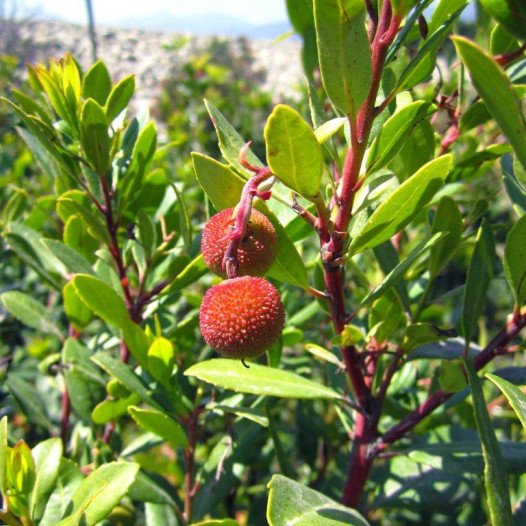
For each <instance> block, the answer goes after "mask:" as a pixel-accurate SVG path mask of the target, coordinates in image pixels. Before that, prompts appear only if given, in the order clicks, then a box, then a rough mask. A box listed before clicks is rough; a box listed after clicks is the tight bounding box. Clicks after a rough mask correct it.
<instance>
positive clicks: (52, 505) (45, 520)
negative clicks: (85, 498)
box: [38, 457, 84, 526]
mask: <svg viewBox="0 0 526 526" xmlns="http://www.w3.org/2000/svg"><path fill="white" fill-rule="evenodd" d="M83 480H84V477H83V476H82V472H81V471H80V468H79V467H78V466H77V465H76V464H75V463H74V462H72V461H71V460H69V459H66V458H64V457H62V458H61V459H60V461H59V463H58V476H57V479H56V481H55V487H54V489H53V492H52V493H51V495H50V497H49V499H48V501H47V502H46V510H45V512H44V516H43V517H42V519H41V520H40V521H39V523H38V526H56V525H57V524H58V523H59V522H60V519H62V517H64V513H65V512H66V509H67V507H68V505H69V503H70V501H71V497H72V496H73V493H74V492H75V490H76V489H77V488H78V486H79V484H80V483H81V482H82V481H83Z"/></svg>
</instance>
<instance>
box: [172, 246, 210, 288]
mask: <svg viewBox="0 0 526 526" xmlns="http://www.w3.org/2000/svg"><path fill="white" fill-rule="evenodd" d="M207 272H208V268H207V267H206V265H205V263H204V261H203V254H199V255H198V256H196V257H195V258H194V259H193V260H192V261H190V263H188V265H186V266H185V267H184V269H183V270H182V271H181V272H179V274H177V276H176V277H175V278H174V279H173V280H172V282H171V283H170V285H169V286H168V287H166V289H164V291H163V294H171V293H172V292H176V291H178V290H181V289H183V288H184V287H187V286H188V285H190V284H191V283H194V282H195V281H197V280H198V279H199V278H200V277H201V276H204V275H205V274H206V273H207Z"/></svg>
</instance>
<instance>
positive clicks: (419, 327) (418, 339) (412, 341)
mask: <svg viewBox="0 0 526 526" xmlns="http://www.w3.org/2000/svg"><path fill="white" fill-rule="evenodd" d="M441 338H443V336H441V335H440V334H439V332H438V331H437V329H436V327H435V326H434V325H432V324H431V323H414V324H412V325H409V326H408V327H406V329H405V332H404V338H403V341H402V348H403V349H404V351H405V352H407V353H409V352H410V351H412V350H413V349H416V348H417V347H420V346H421V345H425V344H426V343H431V342H436V341H438V340H440V339H441ZM410 356H411V357H412V356H413V354H411V355H410Z"/></svg>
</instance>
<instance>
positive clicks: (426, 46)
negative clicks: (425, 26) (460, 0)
mask: <svg viewBox="0 0 526 526" xmlns="http://www.w3.org/2000/svg"><path fill="white" fill-rule="evenodd" d="M461 11H462V10H461V9H459V10H458V11H456V12H455V13H453V14H452V15H451V16H450V17H449V19H448V20H447V21H446V22H445V23H444V24H443V25H442V26H440V27H439V28H438V29H437V30H436V31H435V32H434V33H433V34H432V35H430V36H429V37H428V38H427V39H426V40H425V41H424V43H423V45H422V47H420V49H419V50H418V51H417V53H416V55H415V56H414V57H413V58H412V59H411V61H410V62H409V65H408V66H406V68H405V69H404V71H402V74H401V75H400V78H399V79H398V83H397V86H396V90H397V91H398V92H400V91H404V90H407V89H410V88H412V87H414V86H416V85H417V84H420V82H423V81H424V80H426V79H427V78H428V77H429V75H431V73H432V72H433V69H435V65H436V59H437V55H438V51H439V50H440V48H441V46H442V44H443V42H444V40H445V39H446V37H447V36H448V35H449V33H450V31H451V26H452V25H453V22H455V20H456V19H457V17H458V16H459V15H460V12H461Z"/></svg>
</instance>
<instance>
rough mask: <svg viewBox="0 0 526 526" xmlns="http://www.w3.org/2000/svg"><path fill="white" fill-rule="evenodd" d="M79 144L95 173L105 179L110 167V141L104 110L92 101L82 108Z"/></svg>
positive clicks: (89, 100) (88, 101)
mask: <svg viewBox="0 0 526 526" xmlns="http://www.w3.org/2000/svg"><path fill="white" fill-rule="evenodd" d="M80 143H81V145H82V148H83V150H84V154H85V155H86V158H87V160H88V161H89V163H90V164H91V166H93V170H94V171H95V173H96V174H97V175H98V176H99V177H105V176H106V172H107V171H108V167H109V165H110V149H111V140H110V136H109V134H108V122H107V120H106V114H105V113H104V109H103V108H102V106H100V105H99V104H98V103H97V102H95V101H94V100H93V99H88V100H87V101H86V102H85V103H84V106H83V107H82V116H81V118H80Z"/></svg>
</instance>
